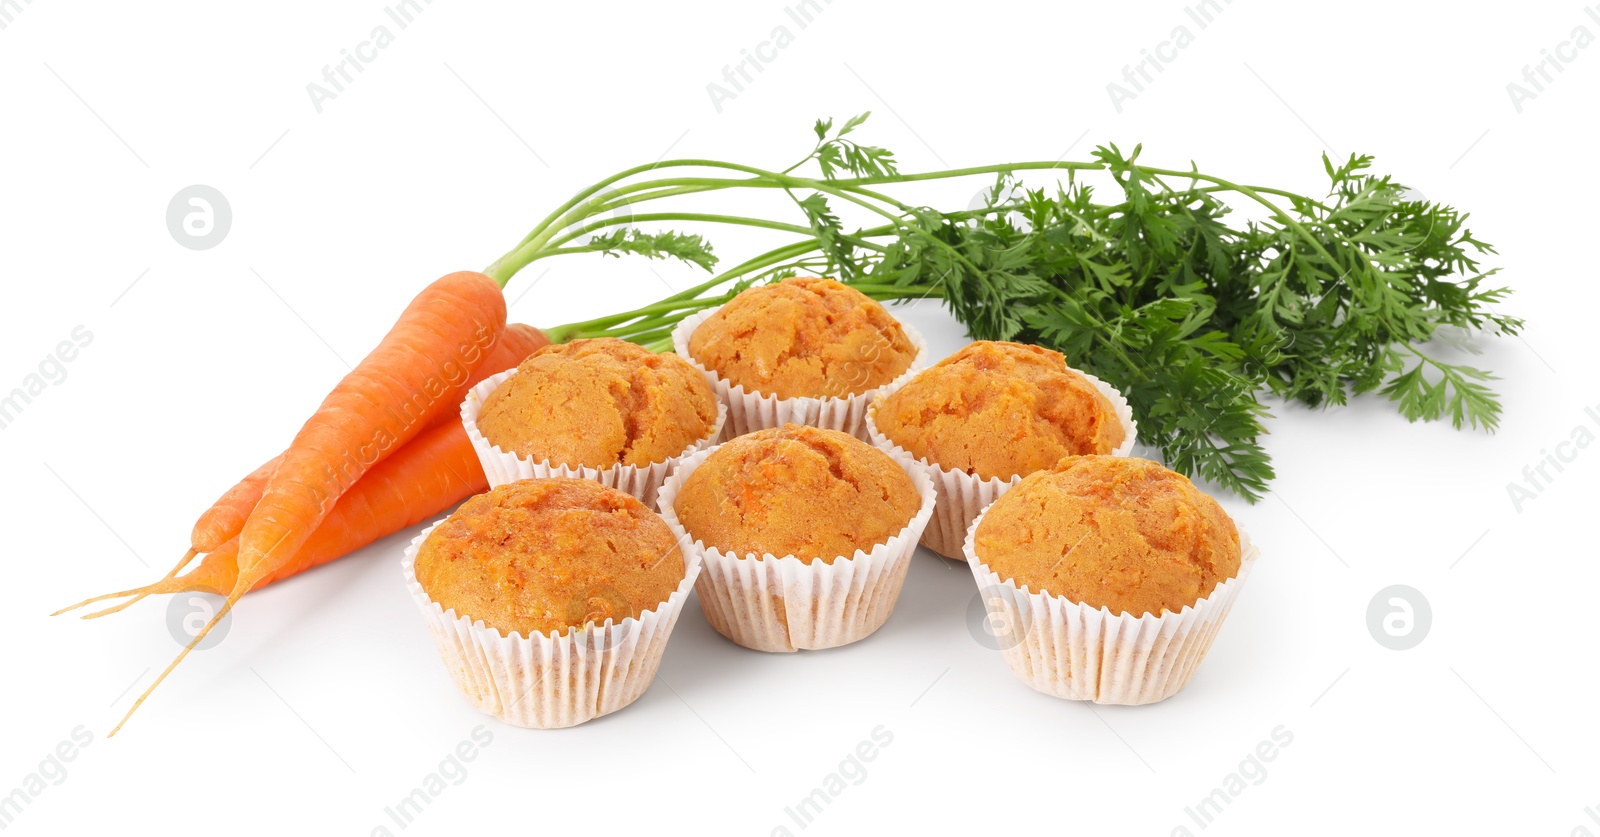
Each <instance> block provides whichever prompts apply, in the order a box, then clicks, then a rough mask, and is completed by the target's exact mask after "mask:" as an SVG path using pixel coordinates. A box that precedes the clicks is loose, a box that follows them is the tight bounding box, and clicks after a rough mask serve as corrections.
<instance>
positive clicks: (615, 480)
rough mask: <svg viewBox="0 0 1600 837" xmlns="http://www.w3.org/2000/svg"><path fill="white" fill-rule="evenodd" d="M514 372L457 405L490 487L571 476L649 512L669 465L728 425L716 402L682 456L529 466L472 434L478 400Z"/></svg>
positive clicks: (496, 378)
mask: <svg viewBox="0 0 1600 837" xmlns="http://www.w3.org/2000/svg"><path fill="white" fill-rule="evenodd" d="M516 372H517V370H515V369H507V370H506V371H504V372H501V373H499V374H497V375H491V376H489V377H487V378H485V379H483V381H482V382H480V383H479V384H478V385H477V386H475V387H473V388H472V389H470V390H468V391H467V397H466V398H465V399H463V400H462V402H461V426H462V427H464V428H465V429H466V431H467V438H468V439H470V440H472V449H473V450H474V451H476V452H477V454H478V462H479V464H481V465H483V473H484V476H487V477H488V478H489V487H490V488H494V487H496V486H500V485H504V484H506V483H508V482H516V481H518V480H530V479H549V478H550V477H572V478H574V479H585V480H592V481H594V482H598V483H600V484H601V485H604V486H608V487H610V488H615V489H617V490H618V491H624V492H627V493H628V494H632V495H633V496H635V497H637V498H639V501H640V502H642V503H644V504H645V507H646V508H651V509H653V508H655V507H656V492H657V491H659V490H660V489H661V483H663V482H665V481H666V479H667V474H669V473H671V472H672V467H673V466H674V465H676V464H677V463H678V461H679V460H681V459H682V458H683V457H685V456H688V455H689V454H691V453H694V452H695V451H697V450H702V449H704V448H706V447H708V446H710V445H712V444H715V443H717V442H720V441H722V434H723V431H724V430H725V429H726V426H727V423H728V407H727V405H726V404H724V403H722V401H721V399H718V401H717V421H716V423H715V424H713V425H712V427H711V433H710V434H708V435H707V436H706V437H705V438H704V439H701V440H700V441H698V442H695V443H694V444H692V445H690V446H689V447H687V448H685V449H684V451H683V453H680V454H678V455H677V456H674V457H672V458H670V459H664V460H662V461H660V462H652V463H650V464H649V465H613V466H611V467H610V468H587V467H582V466H580V467H577V468H573V467H569V466H566V465H556V464H553V463H551V462H550V461H549V460H544V461H540V462H535V461H533V460H532V459H530V458H528V457H526V456H523V455H521V454H518V453H513V452H511V451H507V450H502V449H501V448H500V446H499V445H495V444H493V443H491V442H490V441H489V440H488V439H486V438H484V436H483V433H482V432H481V431H479V430H478V415H479V413H481V412H482V411H483V402H484V401H485V400H487V399H488V397H489V393H491V392H494V391H495V388H497V387H499V386H500V384H502V383H504V382H505V381H506V379H507V378H510V377H511V376H512V375H515V374H516Z"/></svg>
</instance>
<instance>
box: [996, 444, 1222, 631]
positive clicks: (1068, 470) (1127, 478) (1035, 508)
mask: <svg viewBox="0 0 1600 837" xmlns="http://www.w3.org/2000/svg"><path fill="white" fill-rule="evenodd" d="M973 554H974V555H975V556H976V557H977V559H978V560H979V561H981V562H983V563H984V564H987V565H988V566H989V569H990V570H992V571H993V572H994V573H995V575H997V576H999V578H1000V579H1001V580H1010V581H1012V582H1013V583H1015V584H1016V585H1017V586H1018V587H1023V586H1026V587H1027V588H1029V589H1030V590H1033V591H1035V592H1039V593H1044V594H1047V595H1053V596H1061V597H1064V598H1066V599H1068V600H1069V601H1072V602H1077V603H1081V604H1086V605H1089V606H1090V607H1094V608H1100V607H1105V608H1109V609H1110V610H1111V612H1112V613H1114V614H1116V613H1127V614H1130V615H1133V616H1140V615H1143V614H1146V613H1150V614H1155V615H1157V616H1160V615H1162V614H1164V613H1167V612H1178V611H1180V610H1182V609H1183V608H1184V607H1185V606H1188V605H1193V604H1194V603H1195V602H1197V601H1199V600H1200V599H1202V598H1205V597H1207V596H1209V595H1210V594H1211V592H1212V590H1214V589H1215V588H1216V586H1217V585H1218V584H1220V583H1221V582H1223V581H1226V580H1228V579H1230V578H1233V577H1234V576H1236V575H1238V573H1239V565H1240V560H1241V551H1240V541H1239V532H1238V530H1237V528H1235V526H1234V524H1233V521H1232V520H1231V519H1229V517H1228V515H1227V514H1226V513H1224V512H1223V511H1222V507H1221V506H1219V505H1217V501H1216V500H1213V499H1212V498H1211V497H1209V496H1207V495H1205V494H1203V493H1201V492H1200V490H1199V489H1197V488H1195V487H1194V484H1193V483H1191V482H1189V480H1188V479H1186V478H1185V477H1183V476H1182V475H1181V474H1177V473H1174V472H1172V471H1169V470H1167V469H1166V468H1163V467H1161V466H1160V465H1158V464H1156V463H1154V462H1150V461H1147V460H1143V459H1130V458H1123V457H1114V456H1070V457H1067V458H1065V459H1063V460H1061V462H1060V463H1059V464H1058V465H1056V467H1055V468H1053V469H1050V470H1047V471H1039V472H1037V473H1034V474H1032V475H1030V476H1028V477H1025V478H1023V480H1022V481H1021V482H1019V483H1017V485H1016V486H1015V487H1014V488H1012V489H1011V490H1010V491H1008V492H1006V493H1005V494H1004V495H1002V496H1001V497H1000V499H998V500H996V501H994V504H993V505H991V506H990V507H989V508H988V510H987V511H986V512H984V516H983V520H982V522H981V523H979V524H978V528H977V531H976V532H974V533H973Z"/></svg>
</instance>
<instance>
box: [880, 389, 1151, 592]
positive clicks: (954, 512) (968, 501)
mask: <svg viewBox="0 0 1600 837" xmlns="http://www.w3.org/2000/svg"><path fill="white" fill-rule="evenodd" d="M1067 368H1068V369H1071V367H1067ZM1072 371H1073V372H1077V373H1078V374H1079V375H1082V376H1083V377H1085V378H1087V379H1088V380H1089V383H1091V384H1094V388H1095V389H1097V390H1099V391H1100V394H1101V395H1104V396H1105V397H1106V400H1108V401H1110V402H1111V406H1112V408H1113V409H1114V410H1115V411H1116V414H1117V420H1118V421H1120V422H1122V434H1123V437H1122V444H1120V445H1117V447H1116V449H1115V450H1113V451H1111V455H1112V456H1127V455H1129V454H1130V453H1132V452H1133V446H1134V444H1135V442H1136V441H1137V436H1138V433H1139V423H1138V422H1136V421H1134V420H1133V408H1132V407H1129V406H1128V399H1126V398H1124V397H1123V396H1122V393H1120V392H1118V391H1117V390H1116V388H1114V387H1112V386H1111V385H1110V384H1108V383H1106V382H1105V381H1102V380H1100V379H1099V378H1096V377H1095V376H1093V375H1090V374H1089V373H1088V372H1083V371H1081V370H1077V369H1072ZM886 395H887V393H886V394H885V395H884V396H879V397H877V398H874V399H873V401H872V404H871V405H870V406H869V407H868V409H867V415H866V426H867V441H869V442H871V443H872V444H873V445H875V446H876V447H877V448H878V449H879V450H882V451H885V452H887V453H889V454H890V455H891V456H895V457H900V456H904V457H907V458H910V459H913V460H915V461H916V462H917V463H918V464H919V465H921V466H922V467H923V468H925V469H927V471H928V475H929V476H930V477H932V478H933V487H934V489H935V490H936V491H937V492H938V495H939V501H938V503H937V504H936V505H935V507H934V512H933V520H932V521H930V522H929V523H928V529H927V531H925V532H923V533H922V545H923V546H925V547H927V548H929V549H931V550H933V551H934V552H937V553H939V554H940V555H943V556H944V557H946V558H950V559H953V560H956V561H960V560H962V553H961V544H962V541H964V540H965V539H966V537H967V528H968V527H970V526H971V525H972V521H973V519H974V518H976V517H977V516H978V513H979V512H981V511H983V510H984V509H986V508H988V507H989V504H990V503H993V502H994V501H995V500H998V499H999V498H1000V495H1001V494H1004V493H1006V491H1007V490H1009V489H1010V488H1011V486H1013V485H1016V484H1017V483H1019V482H1021V481H1022V477H1023V476H1024V475H1023V474H1017V475H1016V476H1013V477H1012V478H1010V479H1001V478H1000V477H990V478H988V479H984V478H982V477H979V476H976V475H974V474H969V473H967V472H966V471H952V470H950V469H947V468H941V467H939V465H938V464H937V463H934V462H931V461H929V460H928V459H926V458H917V457H915V456H912V454H911V452H910V451H908V450H906V449H905V448H902V447H900V446H899V445H897V444H895V443H894V442H892V441H890V440H889V437H887V436H885V435H883V433H881V432H880V431H879V430H878V425H877V423H876V422H875V421H874V420H873V413H874V411H875V410H876V409H877V406H878V402H879V401H880V400H881V399H882V398H883V397H885V396H886Z"/></svg>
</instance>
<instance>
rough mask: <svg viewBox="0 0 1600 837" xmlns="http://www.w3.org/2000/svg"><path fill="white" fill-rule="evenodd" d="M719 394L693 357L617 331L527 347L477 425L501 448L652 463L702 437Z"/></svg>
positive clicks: (606, 462) (555, 457)
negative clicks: (620, 337)
mask: <svg viewBox="0 0 1600 837" xmlns="http://www.w3.org/2000/svg"><path fill="white" fill-rule="evenodd" d="M716 419H717V402H716V397H715V396H714V395H712V392H711V387H710V385H709V384H707V383H706V380H705V377H704V376H702V375H701V374H700V373H699V371H697V370H696V369H695V368H694V367H693V366H690V365H689V363H688V362H687V361H685V360H684V359H683V358H680V357H678V356H677V355H673V354H656V353H655V352H652V351H650V350H648V349H645V348H643V347H641V346H638V345H635V344H633V343H628V342H626V341H623V340H615V339H611V338H605V339H598V340H573V341H572V342H570V343H563V344H558V345H554V346H546V347H545V348H543V349H540V350H539V351H537V352H534V353H533V354H532V355H529V356H528V358H527V359H526V360H524V361H523V362H522V363H521V365H519V366H518V367H517V371H516V374H514V375H512V376H511V377H510V378H508V379H507V380H506V381H505V383H503V384H501V385H500V386H499V387H496V388H495V390H494V391H493V392H491V393H490V394H489V396H488V398H486V399H484V402H483V409H482V411H481V412H480V413H479V415H478V418H477V425H478V430H479V432H481V433H482V434H483V436H484V438H485V439H487V440H488V441H489V443H491V444H493V445H495V446H496V447H499V448H500V449H501V450H504V451H508V452H511V453H515V454H518V455H520V456H523V457H526V458H528V459H531V460H534V461H536V462H539V461H548V462H550V463H551V464H554V465H563V466H566V467H568V468H578V467H587V468H609V467H612V466H615V465H640V466H642V465H648V464H650V463H652V462H661V461H663V460H666V459H670V458H672V457H675V456H678V455H679V454H681V453H683V452H684V451H685V450H686V449H688V448H689V447H690V446H691V445H693V444H695V443H696V442H700V441H703V440H705V439H706V438H707V437H708V436H709V435H710V434H711V432H712V429H713V427H714V425H715V423H716Z"/></svg>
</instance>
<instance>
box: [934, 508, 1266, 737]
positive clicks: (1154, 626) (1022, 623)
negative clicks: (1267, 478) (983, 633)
mask: <svg viewBox="0 0 1600 837" xmlns="http://www.w3.org/2000/svg"><path fill="white" fill-rule="evenodd" d="M982 521H983V515H982V514H979V515H978V517H977V519H975V520H974V521H973V522H972V526H971V528H970V529H969V530H968V531H967V536H966V539H965V541H964V542H963V552H964V554H965V556H966V559H967V565H968V566H969V567H971V568H972V575H973V577H974V578H975V579H976V580H977V582H978V590H979V591H980V594H981V595H982V596H983V600H984V607H985V608H986V609H987V611H988V615H989V619H990V624H991V625H992V626H995V627H996V628H998V629H1001V632H1002V633H1003V636H1001V637H1000V640H1001V642H1000V649H1001V652H1002V653H1003V654H1004V656H1005V661H1006V665H1007V666H1008V667H1010V669H1011V673H1012V674H1015V675H1016V676H1017V677H1018V678H1019V679H1021V680H1022V682H1024V683H1026V684H1028V685H1029V686H1031V687H1033V688H1034V689H1037V690H1038V691H1041V692H1044V693H1045V694H1047V695H1055V696H1056V697H1060V698H1067V699H1069V700H1091V701H1094V702H1095V703H1111V704H1121V705H1125V706H1138V705H1142V704H1146V703H1156V702H1158V701H1163V700H1166V699H1167V698H1169V697H1172V696H1173V695H1175V694H1177V693H1178V692H1179V691H1180V690H1181V689H1183V687H1184V686H1185V685H1186V684H1187V683H1188V682H1189V678H1190V677H1192V676H1194V672H1195V669H1196V668H1197V667H1199V665H1200V661H1201V660H1202V659H1204V658H1205V656H1206V651H1208V650H1209V649H1210V648H1211V641H1212V640H1214V639H1215V638H1216V636H1217V630H1218V629H1219V628H1221V627H1222V622H1223V620H1225V619H1226V618H1227V617H1228V612H1229V611H1230V610H1232V608H1233V602H1234V599H1235V598H1237V597H1238V595H1239V590H1240V589H1241V588H1242V587H1243V586H1244V582H1245V578H1246V577H1248V576H1249V574H1250V569H1251V568H1252V567H1253V566H1255V562H1256V558H1257V557H1259V555H1260V550H1258V549H1256V547H1255V545H1254V544H1252V543H1251V542H1250V537H1249V536H1248V535H1246V534H1245V532H1244V530H1243V529H1240V530H1239V547H1240V552H1241V560H1240V562H1239V573H1238V575H1236V576H1234V577H1233V578H1230V579H1228V580H1227V581H1224V582H1222V583H1221V584H1218V585H1217V586H1216V587H1215V588H1214V589H1213V590H1212V591H1211V595H1209V596H1207V597H1205V598H1203V599H1201V600H1199V601H1197V602H1195V603H1194V604H1192V605H1187V606H1185V607H1184V608H1183V610H1181V611H1179V612H1177V613H1173V612H1171V611H1167V612H1165V613H1163V614H1161V615H1160V616H1156V615H1154V614H1150V613H1146V614H1144V615H1142V616H1132V615H1130V614H1128V613H1118V614H1113V613H1112V612H1111V610H1110V609H1109V608H1105V607H1101V608H1093V607H1090V606H1088V605H1086V604H1081V603H1076V602H1072V601H1069V600H1068V599H1067V598H1065V597H1064V596H1052V595H1048V594H1045V593H1034V592H1029V590H1028V587H1027V585H1023V586H1022V588H1020V589H1018V587H1017V585H1016V582H1015V581H1013V580H1011V579H1002V578H1000V576H999V574H997V573H995V572H994V571H993V570H991V569H989V566H988V565H987V564H985V563H983V561H981V560H980V559H979V558H978V557H977V555H976V553H975V552H974V549H973V541H974V539H975V538H976V536H977V532H978V525H979V524H980V523H981V522H982ZM1235 525H1237V524H1235Z"/></svg>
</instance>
